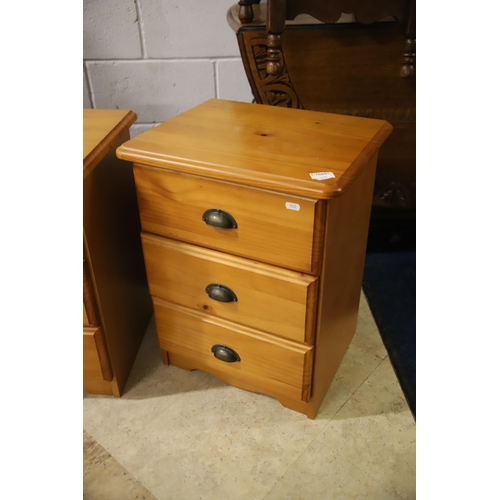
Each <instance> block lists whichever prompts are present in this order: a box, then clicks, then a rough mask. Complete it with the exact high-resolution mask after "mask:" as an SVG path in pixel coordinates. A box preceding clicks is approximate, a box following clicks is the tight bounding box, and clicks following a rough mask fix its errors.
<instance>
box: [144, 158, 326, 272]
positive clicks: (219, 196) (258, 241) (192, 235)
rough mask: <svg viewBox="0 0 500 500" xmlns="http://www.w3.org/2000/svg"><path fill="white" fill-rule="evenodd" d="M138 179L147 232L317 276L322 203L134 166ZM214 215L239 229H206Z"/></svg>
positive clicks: (322, 217)
mask: <svg viewBox="0 0 500 500" xmlns="http://www.w3.org/2000/svg"><path fill="white" fill-rule="evenodd" d="M134 176H135V183H136V188H137V198H138V203H139V212H140V216H141V224H142V229H143V231H147V232H151V233H156V234H159V235H163V236H167V237H170V238H174V239H178V240H182V241H187V242H190V243H194V244H197V245H202V246H205V247H208V248H214V249H217V250H222V251H224V252H228V253H231V254H235V255H241V256H244V257H248V258H251V259H255V260H259V261H262V262H269V263H271V264H275V265H278V266H281V267H286V268H289V269H295V270H298V271H303V272H306V273H311V274H315V275H318V274H319V271H320V265H321V249H322V244H323V227H324V212H325V211H324V201H322V200H311V199H308V198H301V197H296V196H290V195H286V194H280V193H276V192H270V191H265V190H261V189H254V188H249V187H244V186H240V185H236V184H230V183H225V182H219V181H214V180H210V179H206V178H204V177H198V176H192V175H187V174H180V173H177V172H173V171H170V170H164V169H159V168H154V167H146V166H142V165H134ZM210 209H219V210H223V211H224V212H226V213H227V214H229V215H230V216H231V217H232V218H233V219H234V221H235V222H236V226H237V227H236V228H231V229H222V228H219V227H214V226H211V225H209V224H207V223H205V221H204V220H203V216H204V214H205V212H206V211H207V210H210ZM219 218H220V216H219Z"/></svg>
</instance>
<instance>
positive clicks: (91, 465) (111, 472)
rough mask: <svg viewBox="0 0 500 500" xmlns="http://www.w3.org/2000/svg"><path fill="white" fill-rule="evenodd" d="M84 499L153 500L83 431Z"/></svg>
mask: <svg viewBox="0 0 500 500" xmlns="http://www.w3.org/2000/svg"><path fill="white" fill-rule="evenodd" d="M83 499H84V500H123V499H127V500H156V497H155V496H153V495H152V494H151V492H149V491H148V490H147V489H146V488H145V487H144V486H143V485H142V484H141V483H140V482H139V481H137V479H136V478H135V477H134V476H133V475H132V474H130V473H129V472H128V471H127V470H126V469H125V468H124V467H122V466H121V465H120V464H119V463H118V462H117V461H116V460H115V459H114V458H113V457H112V456H111V455H110V454H109V453H108V452H107V451H106V450H105V449H104V448H103V447H102V446H100V445H99V444H98V443H97V442H96V441H95V440H94V439H93V438H92V437H91V436H90V435H89V434H88V433H87V432H85V431H84V432H83Z"/></svg>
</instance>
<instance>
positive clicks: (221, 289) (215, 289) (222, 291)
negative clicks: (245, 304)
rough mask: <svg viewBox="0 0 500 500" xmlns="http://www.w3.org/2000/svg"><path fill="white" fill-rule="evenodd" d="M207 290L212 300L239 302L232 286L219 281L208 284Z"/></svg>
mask: <svg viewBox="0 0 500 500" xmlns="http://www.w3.org/2000/svg"><path fill="white" fill-rule="evenodd" d="M205 292H206V293H207V294H208V296H209V297H210V298H211V299H212V300H216V301H217V302H238V297H236V294H235V293H234V292H233V291H232V290H231V289H230V288H228V287H227V286H224V285H220V284H218V283H210V285H207V287H206V288H205Z"/></svg>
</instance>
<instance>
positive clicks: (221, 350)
mask: <svg viewBox="0 0 500 500" xmlns="http://www.w3.org/2000/svg"><path fill="white" fill-rule="evenodd" d="M212 352H213V353H214V356H215V357H216V358H217V359H220V360H221V361H225V362H226V363H234V362H235V361H241V358H240V357H239V356H238V353H237V352H236V351H234V350H233V349H231V348H230V347H227V346H225V345H222V344H215V345H214V346H212Z"/></svg>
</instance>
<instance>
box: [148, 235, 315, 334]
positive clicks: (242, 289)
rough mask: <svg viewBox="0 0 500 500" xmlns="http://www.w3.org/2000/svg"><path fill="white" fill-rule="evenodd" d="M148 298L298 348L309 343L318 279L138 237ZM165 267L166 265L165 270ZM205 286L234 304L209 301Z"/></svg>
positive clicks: (214, 252)
mask: <svg viewBox="0 0 500 500" xmlns="http://www.w3.org/2000/svg"><path fill="white" fill-rule="evenodd" d="M142 245H143V250H144V259H145V262H146V271H147V275H148V283H149V291H150V293H151V294H152V295H155V296H157V297H160V298H163V299H165V300H168V301H169V302H174V303H176V304H180V305H183V306H186V307H189V308H192V309H195V310H198V311H200V312H203V313H205V314H210V315H213V316H216V317H220V318H223V319H227V320H231V321H234V322H236V323H240V324H244V325H247V326H250V327H252V328H257V329H260V330H263V331H265V332H269V333H273V334H276V335H279V336H280V337H284V338H288V339H290V340H295V341H299V342H307V343H309V344H311V343H312V342H313V339H314V326H315V319H316V299H317V288H318V279H317V278H316V277H314V276H309V275H306V274H302V273H297V272H294V271H289V270H287V269H281V268H278V267H273V266H269V265H266V264H262V263H260V262H255V261H250V260H247V259H242V258H239V257H234V256H231V255H228V254H225V253H221V252H216V251H213V250H207V249H205V248H201V247H197V246H195V245H190V244H187V243H182V242H179V241H175V240H170V239H167V238H162V237H158V236H154V235H151V234H148V233H142ZM165 263H168V265H165ZM211 283H218V284H222V285H224V286H227V287H229V288H230V289H231V290H232V291H233V292H234V293H235V294H236V296H237V299H238V300H237V301H236V302H218V301H217V300H213V299H210V298H209V296H208V295H207V293H206V292H205V288H206V286H207V285H209V284H211Z"/></svg>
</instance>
